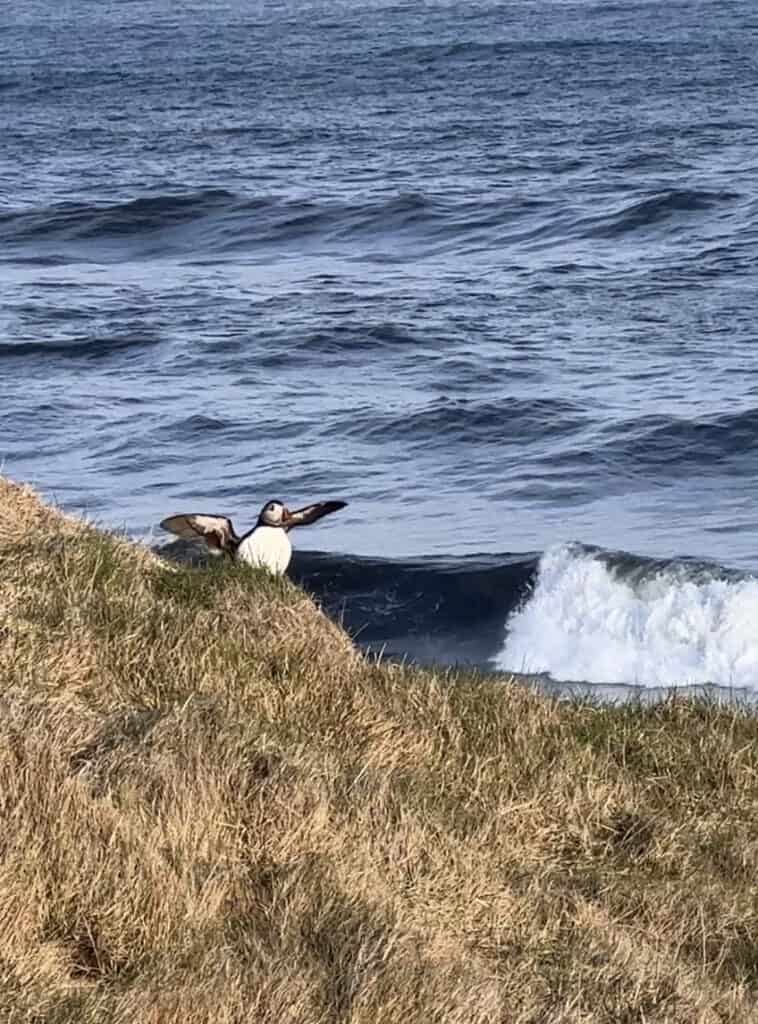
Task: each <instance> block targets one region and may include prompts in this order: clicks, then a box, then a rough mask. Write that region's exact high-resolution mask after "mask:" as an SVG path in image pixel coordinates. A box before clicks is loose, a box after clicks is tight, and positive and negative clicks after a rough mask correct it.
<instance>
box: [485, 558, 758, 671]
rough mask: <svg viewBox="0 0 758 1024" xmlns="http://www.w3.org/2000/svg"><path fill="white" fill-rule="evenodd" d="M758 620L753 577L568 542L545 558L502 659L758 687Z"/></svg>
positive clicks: (514, 665) (509, 663)
mask: <svg viewBox="0 0 758 1024" xmlns="http://www.w3.org/2000/svg"><path fill="white" fill-rule="evenodd" d="M756 620H758V579H755V578H754V577H752V576H748V575H746V574H737V573H729V572H727V571H725V570H722V569H720V568H719V567H717V566H708V565H705V564H702V563H699V564H687V563H686V562H671V563H667V564H661V563H656V562H653V561H650V560H644V559H638V558H635V557H633V556H615V557H613V556H607V555H604V554H603V553H602V552H597V551H591V550H587V549H585V548H582V547H581V546H580V545H569V546H560V547H556V548H552V549H550V550H549V551H547V552H546V553H545V554H544V555H543V556H542V558H541V559H540V562H539V568H538V572H537V578H536V582H535V584H534V589H533V591H532V593H531V594H530V595H529V597H528V599H527V600H526V601H525V602H524V603H523V604H522V606H521V607H520V608H519V609H518V610H517V611H516V612H515V613H514V614H512V615H511V616H510V617H509V618H508V620H507V623H506V624H505V627H504V629H505V640H504V646H503V649H502V650H501V652H500V654H499V655H498V656H497V658H496V661H495V663H496V665H497V667H498V668H499V669H501V670H503V671H518V672H537V673H540V672H544V673H549V675H550V676H551V677H552V678H553V679H556V680H569V681H576V682H586V683H599V684H608V683H624V684H632V685H641V686H645V687H654V686H659V687H660V686H663V687H673V686H683V685H705V684H715V685H717V686H722V687H730V688H748V689H758V634H756V630H755V622H756Z"/></svg>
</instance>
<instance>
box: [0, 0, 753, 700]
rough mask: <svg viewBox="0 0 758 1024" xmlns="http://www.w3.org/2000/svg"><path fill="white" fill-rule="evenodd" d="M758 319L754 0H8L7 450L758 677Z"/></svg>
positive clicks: (446, 638)
mask: <svg viewBox="0 0 758 1024" xmlns="http://www.w3.org/2000/svg"><path fill="white" fill-rule="evenodd" d="M757 341H758V8H757V7H756V5H755V3H754V2H752V0H749V2H748V0H725V2H724V0H719V2H706V0H683V2H674V0H671V2H665V3H662V2H660V0H655V2H618V0H616V2H596V0H585V2H562V0H513V2H499V3H495V2H477V0H469V2H434V0H430V2H422V0H408V2H400V3H386V2H383V0H369V2H362V3H348V2H344V0H321V2H307V0H299V2H294V0H263V2H254V0H249V2H241V0H202V2H200V0H170V2H169V0H109V2H106V0H65V2H60V3H53V2H51V0H15V2H14V3H12V4H10V3H9V4H5V5H4V7H3V11H2V13H1V14H0V467H2V471H3V472H5V473H6V474H7V475H10V476H12V477H14V478H16V479H21V480H26V481H30V482H32V483H33V484H35V485H36V486H37V487H39V488H40V489H41V490H42V492H43V493H44V494H45V495H47V496H48V497H50V498H53V499H55V500H57V502H58V503H59V504H61V505H62V506H63V507H65V508H66V509H70V510H72V511H76V512H79V513H84V514H86V515H87V516H89V517H90V518H91V519H93V520H95V521H96V522H98V523H100V524H102V525H103V526H106V527H109V528H114V529H117V530H126V531H127V532H128V533H129V534H130V535H132V536H134V537H135V538H137V539H139V540H140V541H143V542H145V543H148V544H150V545H157V544H162V543H164V542H165V541H168V540H169V539H170V538H169V537H168V536H167V535H165V534H162V533H161V532H160V530H159V529H158V523H159V521H160V520H161V519H162V518H163V517H164V516H166V515H169V514H171V513H177V512H197V511H199V512H202V511H209V512H217V513H218V512H221V513H225V514H228V515H230V516H232V517H233V519H234V521H235V524H236V525H237V526H238V528H243V527H247V526H249V525H251V524H252V523H253V522H254V521H255V518H256V516H257V513H258V509H259V508H260V506H261V505H262V504H263V502H264V501H265V500H267V499H269V498H281V499H282V500H284V501H286V502H287V503H288V504H290V506H291V507H298V506H299V505H302V504H306V503H308V502H310V501H313V500H318V499H325V498H341V499H344V500H347V501H348V502H349V507H348V508H347V509H345V510H344V511H343V512H341V513H339V514H337V515H335V516H333V517H330V518H329V519H326V520H324V521H323V522H322V523H319V524H318V525H315V526H313V527H311V528H310V529H308V530H305V529H303V530H301V531H298V532H296V533H295V534H293V539H294V541H295V544H296V545H297V546H298V554H297V557H296V559H295V560H294V562H293V567H292V572H293V575H294V576H295V577H296V578H297V579H299V580H301V581H302V582H303V583H304V584H305V585H306V587H309V588H310V589H311V590H312V591H313V592H314V593H315V594H316V596H317V597H319V599H321V600H323V601H324V602H325V603H326V605H327V607H329V608H330V609H331V610H333V611H334V612H335V613H337V614H339V615H341V616H342V617H343V619H344V621H345V623H346V625H347V626H348V628H349V629H350V630H351V631H352V632H353V633H354V635H355V636H356V638H357V639H358V640H359V642H362V643H364V644H366V645H367V646H369V647H372V648H373V649H379V650H383V651H385V652H386V653H388V654H391V655H393V656H398V657H403V656H405V657H409V658H411V659H419V660H422V661H431V662H435V661H436V662H444V663H454V662H471V663H474V664H478V665H482V666H485V667H490V668H498V669H503V670H516V671H525V672H533V673H541V674H543V678H544V679H545V680H547V681H548V682H549V681H550V680H554V681H558V682H563V681H574V682H579V683H593V684H633V685H636V686H639V687H645V688H655V687H667V686H671V685H675V684H681V685H700V686H702V685H706V684H715V685H717V686H720V687H728V688H730V689H731V690H732V691H734V690H738V691H740V690H741V691H743V692H745V691H751V690H752V691H756V690H758V579H756V575H755V574H756V573H758V373H757V371H758V345H757V344H756V343H757Z"/></svg>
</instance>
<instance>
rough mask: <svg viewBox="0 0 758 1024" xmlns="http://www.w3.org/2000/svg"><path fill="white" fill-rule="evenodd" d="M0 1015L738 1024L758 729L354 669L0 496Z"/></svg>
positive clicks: (303, 608) (330, 645)
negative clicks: (560, 701) (562, 701)
mask: <svg viewBox="0 0 758 1024" xmlns="http://www.w3.org/2000/svg"><path fill="white" fill-rule="evenodd" d="M0 828H1V831H0V1021H2V1022H3V1024H4V1022H16V1021H18V1022H21V1021H24V1022H31V1021H34V1022H36V1024H42V1022H49V1024H69V1022H70V1024H74V1022H76V1024H82V1022H84V1024H87V1022H95V1021H98V1022H100V1021H102V1022H113V1021H116V1022H124V1024H126V1022H130V1024H131V1022H156V1024H158V1022H160V1024H164V1022H177V1024H180V1022H181V1024H195V1022H198V1024H199V1022H208V1024H211V1022H213V1024H224V1022H228V1024H232V1022H242V1021H255V1022H268V1021H271V1022H276V1024H289V1022H293V1024H294V1022H298V1024H300V1022H302V1024H332V1022H334V1024H359V1022H360V1024H379V1022H381V1024H392V1022H397V1024H410V1022H420V1024H421V1022H423V1024H429V1022H434V1021H438V1022H440V1024H442V1022H444V1024H448V1022H449V1024H485V1022H487V1024H489V1022H504V1024H506V1022H507V1024H526V1022H534V1024H538V1022H540V1024H541V1022H548V1024H553V1022H555V1024H559V1022H560V1024H563V1022H566V1024H568V1022H572V1024H574V1022H576V1024H579V1022H582V1024H584V1022H587V1024H589V1022H592V1024H595V1022H607V1024H619V1022H623V1024H631V1022H640V1024H643V1022H653V1021H655V1022H682V1024H684V1022H686V1024H694V1022H714V1024H716V1022H727V1021H733V1022H737V1021H739V1022H743V1021H744V1022H748V1021H756V1020H758V886H756V884H755V871H756V863H758V719H757V718H756V717H754V716H752V715H750V714H748V713H747V712H745V711H741V710H738V709H734V708H731V709H730V708H718V707H716V706H714V705H710V704H707V703H704V702H702V701H685V700H670V701H667V702H665V703H663V704H660V705H658V706H655V707H647V708H646V707H642V706H638V705H628V706H624V707H604V706H592V705H589V704H587V703H584V704H581V703H574V704H570V703H559V702H557V701H554V700H551V699H549V698H546V697H544V696H539V695H536V694H533V693H531V692H529V691H528V690H527V689H525V688H524V687H522V686H520V685H518V683H517V682H514V681H505V680H501V679H497V678H491V679H489V678H483V677H481V676H474V675H469V674H459V675H457V674H455V673H451V672H446V673H439V674H435V673H434V672H432V671H428V670H424V671H422V670H413V669H411V668H408V667H402V666H397V665H391V664H375V663H369V662H367V661H366V660H364V659H363V658H362V657H361V656H360V655H359V654H358V653H357V651H356V650H355V649H354V647H353V646H352V644H351V642H350V640H349V638H348V637H347V636H346V635H345V634H344V633H343V632H342V631H341V630H340V628H338V627H337V626H336V625H334V624H333V623H331V622H330V621H329V620H328V619H327V618H326V617H325V616H324V615H323V614H322V613H321V612H320V611H319V610H318V609H317V607H316V606H315V605H314V604H313V602H312V601H311V600H310V599H309V598H308V597H307V596H306V595H305V594H304V593H303V592H302V591H301V590H299V589H298V588H296V587H295V586H294V585H293V584H291V583H289V582H288V581H286V580H285V581H276V580H271V579H269V578H267V577H265V576H264V575H261V574H259V573H257V572H254V571H252V570H249V569H236V568H232V567H224V566H220V567H212V568H210V569H193V568H179V567H170V566H166V565H164V564H163V563H162V562H160V561H159V560H158V559H157V558H156V557H154V556H153V555H152V554H150V553H149V552H146V551H144V550H142V549H140V548H138V547H136V546H134V545H132V544H130V543H128V542H126V541H125V540H123V539H119V538H117V537H114V536H112V535H108V534H105V533H102V532H99V531H97V530H96V529H95V528H93V527H92V526H90V525H88V524H85V523H83V522H80V521H77V520H74V519H71V518H68V517H65V516H63V515H61V514H60V513H59V512H57V511H56V510H55V509H52V508H50V507H47V506H45V505H43V504H42V503H41V502H40V501H39V499H38V498H37V497H36V496H35V494H34V493H33V492H31V491H30V490H28V489H25V488H22V487H19V486H17V485H16V484H14V483H12V482H11V481H9V480H7V479H4V478H0Z"/></svg>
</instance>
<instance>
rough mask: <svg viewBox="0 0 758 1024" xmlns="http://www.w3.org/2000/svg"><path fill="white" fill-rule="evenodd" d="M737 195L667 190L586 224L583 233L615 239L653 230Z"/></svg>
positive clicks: (696, 213)
mask: <svg viewBox="0 0 758 1024" xmlns="http://www.w3.org/2000/svg"><path fill="white" fill-rule="evenodd" d="M739 198H740V195H739V194H738V193H736V192H724V191H722V192H709V191H707V190H704V189H668V190H666V191H664V192H658V193H655V194H654V195H650V196H646V197H645V198H644V199H638V200H635V201H634V202H631V203H628V204H627V205H626V206H624V207H623V208H622V209H621V210H618V211H615V212H613V213H610V214H602V215H600V216H599V217H596V218H593V219H592V220H591V221H590V222H588V224H587V226H586V228H585V231H584V234H585V235H586V236H587V237H590V238H603V239H614V238H618V237H620V236H622V235H626V234H630V233H636V232H640V231H644V230H648V229H650V228H656V227H658V226H660V225H661V224H663V223H666V222H668V221H670V220H671V219H672V218H677V219H679V220H682V219H683V218H687V217H690V216H692V217H697V216H699V215H701V214H702V213H703V212H705V211H709V210H711V209H713V208H714V207H717V206H722V205H724V204H730V203H733V202H734V201H735V200H737V199H739Z"/></svg>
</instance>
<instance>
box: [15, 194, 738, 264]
mask: <svg viewBox="0 0 758 1024" xmlns="http://www.w3.org/2000/svg"><path fill="white" fill-rule="evenodd" d="M737 198H739V197H738V196H737V194H736V193H730V192H708V191H704V190H700V191H698V190H686V189H679V190H677V189H674V190H669V191H666V192H663V193H660V194H656V195H652V196H647V197H644V198H642V199H635V200H634V201H632V202H631V203H628V204H627V205H626V206H624V207H623V208H622V209H621V210H611V211H608V212H603V211H600V212H593V213H592V214H590V215H588V213H587V210H586V208H583V207H582V205H581V203H578V204H575V203H573V202H572V203H569V204H565V203H558V202H557V201H553V202H548V201H546V200H537V199H535V197H534V196H532V195H529V194H520V193H509V194H508V195H506V196H498V197H494V198H493V197H492V196H489V195H488V196H481V197H477V198H467V199H465V200H456V199H450V198H442V197H440V196H436V195H433V194H424V193H420V192H408V193H402V192H401V193H397V194H394V195H388V196H369V197H366V198H360V197H355V198H353V199H350V200H337V199H331V198H329V199H327V198H323V199H321V198H318V197H301V198H292V197H278V196H252V197H250V196H244V195H239V194H235V193H232V192H229V191H227V190H225V189H200V190H195V191H191V192H187V193H177V194H173V193H165V194H156V195H147V196H141V197H138V198H134V199H128V200H124V201H121V202H116V203H111V204H106V205H103V204H97V203H71V202H69V203H61V204H56V205H53V206H49V207H41V208H31V209H25V210H11V211H6V212H4V213H2V214H0V243H3V244H4V245H5V246H6V249H7V250H8V251H7V252H6V254H5V255H4V257H3V258H4V260H8V259H9V258H11V259H17V260H22V261H24V260H25V261H35V262H42V263H45V262H53V263H60V262H63V261H65V259H66V258H72V259H74V258H85V257H87V256H93V255H97V256H99V258H107V259H112V260H113V259H115V260H117V259H119V258H126V257H129V258H135V257H137V256H142V257H145V258H147V257H150V258H155V257H168V256H177V255H178V256H192V257H193V258H198V257H199V256H200V255H201V254H202V255H204V256H207V255H209V254H216V255H217V256H222V255H223V256H232V255H234V254H237V253H241V252H246V251H250V250H254V249H256V248H258V247H267V246H268V247H270V246H277V247H279V248H281V247H283V246H288V245H290V244H295V243H296V244H298V245H302V244H304V243H306V242H312V243H315V242H318V243H319V244H323V245H324V246H329V247H334V246H339V247H344V246H349V245H350V244H351V243H360V244H362V245H363V246H369V253H368V255H369V256H373V257H374V258H376V259H377V260H383V261H386V260H388V259H389V260H392V259H403V258H405V255H406V250H407V249H408V247H409V246H412V247H413V250H412V251H413V252H417V251H427V250H428V251H431V252H435V251H445V250H446V249H448V248H450V247H452V248H454V249H456V251H459V252H474V251H478V250H480V249H487V248H490V247H492V246H496V247H497V248H501V247H502V246H503V245H504V244H512V245H516V246H518V245H522V244H523V245H526V246H527V247H531V248H534V247H542V246H545V245H553V244H555V243H556V242H558V241H561V240H562V241H566V242H568V241H582V240H585V241H590V240H597V239H606V240H613V239H615V238H620V237H622V236H624V235H626V234H629V233H637V232H640V231H644V230H648V229H652V228H655V229H658V228H665V227H666V226H667V225H668V227H670V229H671V230H675V229H676V228H677V226H678V225H679V223H680V221H681V220H682V219H683V218H686V219H696V218H699V217H704V216H708V215H709V212H710V211H711V210H712V208H713V207H715V206H720V205H723V204H725V203H730V202H732V201H734V200H735V199H737ZM669 222H670V223H669Z"/></svg>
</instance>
